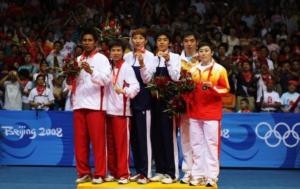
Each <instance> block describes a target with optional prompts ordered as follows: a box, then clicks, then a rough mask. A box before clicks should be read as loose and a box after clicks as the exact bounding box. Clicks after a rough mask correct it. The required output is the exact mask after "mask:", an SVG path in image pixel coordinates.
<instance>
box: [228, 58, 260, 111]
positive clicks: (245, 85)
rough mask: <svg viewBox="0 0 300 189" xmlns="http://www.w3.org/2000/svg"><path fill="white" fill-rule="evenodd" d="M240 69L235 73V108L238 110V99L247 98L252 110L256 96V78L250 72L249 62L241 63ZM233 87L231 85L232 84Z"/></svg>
mask: <svg viewBox="0 0 300 189" xmlns="http://www.w3.org/2000/svg"><path fill="white" fill-rule="evenodd" d="M241 65H242V70H241V72H239V74H238V75H237V79H236V80H237V83H236V86H237V90H236V95H237V102H238V103H237V109H238V110H239V109H240V107H239V104H240V100H241V99H243V98H247V99H248V101H249V103H251V104H250V107H251V109H252V110H254V108H255V99H256V96H257V94H256V93H257V81H258V79H257V78H256V77H255V75H254V73H253V72H252V67H251V65H250V63H249V62H243V63H241ZM232 87H233V86H232Z"/></svg>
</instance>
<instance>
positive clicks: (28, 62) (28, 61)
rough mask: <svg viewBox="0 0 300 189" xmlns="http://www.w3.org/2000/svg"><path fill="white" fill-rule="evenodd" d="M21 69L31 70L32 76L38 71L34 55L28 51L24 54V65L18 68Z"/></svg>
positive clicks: (30, 74)
mask: <svg viewBox="0 0 300 189" xmlns="http://www.w3.org/2000/svg"><path fill="white" fill-rule="evenodd" d="M21 70H27V71H28V72H29V76H30V77H32V76H33V74H35V73H36V72H38V69H37V67H35V66H34V65H33V63H32V56H31V54H30V53H28V52H27V53H26V54H25V55H24V64H22V66H19V68H18V71H19V72H20V71H21Z"/></svg>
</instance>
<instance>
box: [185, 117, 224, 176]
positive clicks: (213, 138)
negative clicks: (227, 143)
mask: <svg viewBox="0 0 300 189" xmlns="http://www.w3.org/2000/svg"><path fill="white" fill-rule="evenodd" d="M219 141H220V122H219V121H218V120H209V121H206V120H199V119H190V142H191V146H192V154H193V155H192V156H193V166H192V176H193V177H195V178H199V177H206V178H211V179H217V178H218V175H219V171H220V164H219V149H220V142H219Z"/></svg>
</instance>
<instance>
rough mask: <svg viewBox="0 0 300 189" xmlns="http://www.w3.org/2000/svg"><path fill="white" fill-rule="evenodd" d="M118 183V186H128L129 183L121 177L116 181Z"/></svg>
mask: <svg viewBox="0 0 300 189" xmlns="http://www.w3.org/2000/svg"><path fill="white" fill-rule="evenodd" d="M118 183H119V184H128V183H129V179H127V178H123V177H121V178H120V179H119V180H118Z"/></svg>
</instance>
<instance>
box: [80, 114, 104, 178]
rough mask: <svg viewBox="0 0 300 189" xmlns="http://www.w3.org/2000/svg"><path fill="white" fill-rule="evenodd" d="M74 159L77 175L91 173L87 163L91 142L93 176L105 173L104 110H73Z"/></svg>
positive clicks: (100, 175) (101, 175) (102, 175)
mask: <svg viewBox="0 0 300 189" xmlns="http://www.w3.org/2000/svg"><path fill="white" fill-rule="evenodd" d="M74 140H75V159H76V169H77V172H78V176H79V177H81V176H83V175H86V174H88V175H91V167H90V165H89V154H90V143H91V144H92V149H93V154H94V161H95V171H94V174H93V176H94V177H104V176H105V174H106V147H105V146H106V141H105V140H106V137H105V112H104V111H100V110H89V109H79V110H74Z"/></svg>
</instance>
